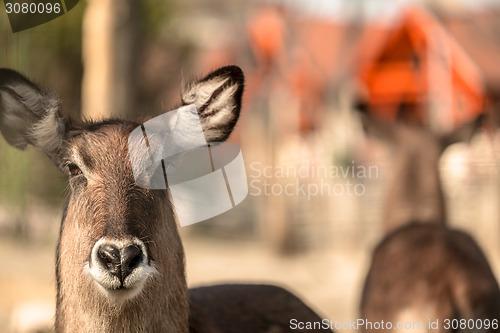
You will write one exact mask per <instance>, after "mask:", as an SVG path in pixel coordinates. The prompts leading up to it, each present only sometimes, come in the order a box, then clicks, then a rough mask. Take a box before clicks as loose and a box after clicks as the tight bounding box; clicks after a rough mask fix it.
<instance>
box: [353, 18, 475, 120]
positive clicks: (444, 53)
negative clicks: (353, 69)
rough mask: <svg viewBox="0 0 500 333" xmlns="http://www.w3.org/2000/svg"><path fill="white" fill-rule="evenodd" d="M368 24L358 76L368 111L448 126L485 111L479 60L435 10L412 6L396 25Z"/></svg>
mask: <svg viewBox="0 0 500 333" xmlns="http://www.w3.org/2000/svg"><path fill="white" fill-rule="evenodd" d="M372 28H373V30H372ZM367 29H368V30H367V34H366V35H365V38H364V39H363V40H362V42H361V47H360V53H359V63H358V75H357V77H358V79H359V81H360V84H361V85H360V87H361V88H360V90H361V91H363V93H362V94H361V96H360V99H362V100H364V102H365V103H366V104H367V106H368V109H369V110H370V112H374V113H375V114H377V115H378V116H380V117H382V118H385V119H387V120H390V121H394V120H396V119H400V120H403V121H407V122H412V123H417V124H421V125H430V126H433V127H434V128H436V129H438V130H448V129H451V128H453V127H455V126H458V125H459V124H461V123H463V122H466V121H469V120H471V119H473V118H475V117H476V116H477V115H478V114H480V113H481V112H482V111H483V107H484V106H483V104H484V93H483V80H482V77H481V75H480V72H479V70H478V68H477V66H476V65H475V63H474V62H473V61H472V60H471V59H470V57H469V56H468V55H467V54H466V52H465V51H464V50H463V49H462V48H461V47H460V45H459V44H458V43H457V42H456V41H455V40H454V39H453V38H452V37H451V35H450V34H449V33H448V32H447V31H446V30H445V29H444V28H443V27H442V25H441V24H440V23H439V22H438V21H437V20H436V19H435V18H434V17H433V16H432V15H430V14H429V13H427V12H425V11H424V10H422V9H419V8H412V9H410V10H408V11H407V12H406V13H405V15H403V17H402V20H401V22H400V24H399V25H397V26H395V27H394V28H392V29H390V28H388V29H386V30H385V31H384V30H380V29H377V28H376V27H368V28H367ZM363 95H364V96H363Z"/></svg>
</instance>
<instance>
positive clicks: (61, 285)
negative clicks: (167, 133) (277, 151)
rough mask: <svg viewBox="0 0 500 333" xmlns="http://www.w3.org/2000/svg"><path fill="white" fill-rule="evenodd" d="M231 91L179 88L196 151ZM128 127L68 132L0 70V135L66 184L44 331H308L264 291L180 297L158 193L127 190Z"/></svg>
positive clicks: (222, 73) (218, 121)
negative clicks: (194, 123) (40, 158)
mask: <svg viewBox="0 0 500 333" xmlns="http://www.w3.org/2000/svg"><path fill="white" fill-rule="evenodd" d="M242 93H243V73H242V72H241V70H240V69H239V68H238V67H234V66H229V67H223V68H221V69H219V70H217V71H215V72H213V73H211V74H209V75H208V76H206V77H205V78H203V79H202V80H200V81H198V82H196V83H194V84H192V85H188V86H186V87H185V88H184V89H183V92H182V101H183V104H185V105H187V104H194V105H195V106H196V107H197V110H198V113H199V117H200V122H201V125H202V127H203V131H204V134H205V137H206V139H207V141H208V142H212V141H223V140H225V139H226V138H227V137H228V136H229V134H230V133H231V131H232V129H233V128H234V126H235V124H236V121H237V120H238V116H239V112H240V108H241V98H242ZM137 126H140V124H137V123H134V122H127V121H118V120H108V121H102V122H99V123H82V124H80V125H74V124H72V123H71V122H70V121H68V120H67V119H65V118H63V117H62V116H61V114H60V112H59V100H58V99H57V98H56V97H55V96H53V95H51V94H48V93H46V92H44V91H42V90H41V89H40V88H38V87H37V86H36V85H34V84H33V83H32V82H30V81H28V80H27V79H26V78H25V77H23V76H21V75H20V74H18V73H16V72H14V71H12V70H7V69H0V131H1V132H2V134H3V136H4V137H5V139H6V140H7V141H8V142H9V143H10V144H11V145H13V146H14V147H17V148H21V149H24V148H25V147H26V146H27V145H28V144H31V145H33V146H35V147H36V148H38V149H40V150H41V151H43V152H44V153H45V154H46V155H47V156H48V157H49V158H50V159H51V160H52V161H53V162H54V164H55V165H56V166H58V167H59V168H60V169H61V171H62V172H64V173H65V174H66V175H67V177H68V179H69V196H68V202H67V204H66V209H65V211H64V214H63V220H62V222H61V227H60V236H59V242H58V246H57V253H56V258H57V262H56V279H57V305H56V320H55V330H56V332H93V333H99V332H103V333H104V332H107V333H108V332H172V333H183V332H254V331H262V332H266V331H269V332H271V331H272V332H287V331H289V330H288V328H289V327H288V321H289V320H290V319H291V318H297V319H298V320H301V321H319V320H320V319H319V317H318V316H317V315H316V314H315V313H314V312H313V311H312V310H311V309H309V308H308V307H307V306H306V305H305V304H304V303H302V302H301V301H300V300H299V299H298V298H297V297H295V296H293V295H291V294H290V293H288V292H287V291H285V290H283V289H281V288H278V287H273V286H259V285H253V286H245V285H236V286H212V287H207V288H206V289H194V290H193V291H192V292H191V299H190V298H189V297H188V289H187V286H186V277H185V271H184V250H183V246H182V243H181V239H180V236H179V232H178V230H177V222H176V218H175V214H174V211H175V208H174V207H173V205H172V203H171V199H170V196H169V193H168V191H165V190H163V191H162V190H150V189H144V188H140V187H138V186H137V185H136V183H135V180H134V176H133V173H132V170H131V169H132V168H131V162H130V160H129V159H130V156H129V150H128V137H129V134H130V133H131V132H132V130H134V129H135V128H137ZM165 144H168V143H165ZM144 153H145V154H146V152H144ZM138 158H141V157H138ZM143 158H146V157H145V156H144V157H143ZM214 309H216V311H215V310H214ZM236 313H244V318H245V320H242V319H240V318H238V317H237V316H235V314H236ZM242 317H243V316H242ZM256 327H258V328H259V329H256Z"/></svg>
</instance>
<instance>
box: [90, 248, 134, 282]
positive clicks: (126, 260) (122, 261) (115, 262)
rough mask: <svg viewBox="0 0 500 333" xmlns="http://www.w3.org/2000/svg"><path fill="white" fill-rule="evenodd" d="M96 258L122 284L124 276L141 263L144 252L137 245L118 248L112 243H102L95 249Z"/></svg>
mask: <svg viewBox="0 0 500 333" xmlns="http://www.w3.org/2000/svg"><path fill="white" fill-rule="evenodd" d="M97 260H98V261H99V264H100V265H102V267H103V268H104V269H107V270H108V272H110V273H111V274H112V275H114V276H116V277H117V278H118V279H119V280H120V282H121V283H122V284H123V282H124V280H125V278H126V277H127V276H129V275H130V273H132V271H133V270H134V269H136V268H137V267H139V266H140V265H141V263H142V261H143V260H144V254H143V253H142V249H141V248H140V247H139V246H137V245H128V246H125V247H122V248H118V247H116V246H115V245H113V244H103V245H101V246H99V248H98V249H97Z"/></svg>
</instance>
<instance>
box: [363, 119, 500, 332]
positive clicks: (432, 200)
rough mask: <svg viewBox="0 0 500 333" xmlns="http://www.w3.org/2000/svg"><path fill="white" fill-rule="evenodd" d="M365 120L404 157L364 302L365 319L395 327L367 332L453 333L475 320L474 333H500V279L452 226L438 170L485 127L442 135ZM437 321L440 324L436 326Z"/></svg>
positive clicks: (388, 199) (470, 126)
mask: <svg viewBox="0 0 500 333" xmlns="http://www.w3.org/2000/svg"><path fill="white" fill-rule="evenodd" d="M361 118H362V122H363V126H364V128H365V132H366V133H367V134H368V135H372V136H375V137H377V138H379V139H381V140H382V141H384V142H385V143H387V144H388V145H390V146H391V147H392V149H393V152H394V154H395V156H396V157H395V163H394V171H393V178H392V181H391V183H390V185H389V187H388V188H389V189H388V191H387V195H386V200H385V206H384V210H385V215H384V216H385V217H384V222H385V229H386V236H385V237H384V238H383V240H382V241H381V242H380V243H379V244H378V245H377V246H376V248H375V249H374V251H373V254H372V259H371V267H370V269H369V272H368V275H367V277H366V280H365V285H364V289H363V292H362V300H361V318H363V319H365V320H366V322H371V323H374V322H378V323H380V322H381V321H382V320H383V321H384V322H386V323H387V322H390V323H391V325H392V328H391V327H383V328H382V329H376V328H375V327H373V326H369V325H368V326H363V329H362V331H363V332H375V331H377V332H389V331H394V329H399V330H400V331H403V330H408V329H409V328H408V327H405V328H403V327H397V326H396V325H397V323H398V322H406V323H408V322H410V323H421V324H422V326H420V325H419V324H417V325H416V326H412V327H411V328H410V330H414V331H417V330H421V331H430V329H432V330H433V331H435V332H451V331H456V330H457V325H458V324H459V323H460V320H462V322H464V321H466V320H469V319H472V320H473V321H474V324H471V322H468V323H467V324H466V325H469V327H468V328H469V331H481V332H483V331H484V332H498V331H499V330H498V326H496V325H492V324H491V323H492V321H493V320H494V319H497V320H499V319H500V290H499V286H498V283H497V280H496V279H495V276H494V274H493V272H492V270H491V268H490V265H489V264H488V260H487V258H486V256H485V255H484V254H483V252H482V250H481V248H480V247H479V245H478V244H477V243H476V242H475V240H474V239H473V238H472V237H471V236H470V235H469V234H467V233H466V232H463V231H459V230H454V229H452V228H449V227H448V226H447V220H446V207H445V199H444V196H443V190H442V188H441V181H440V177H439V170H438V162H439V157H440V155H441V153H442V152H443V151H444V149H445V148H446V147H447V146H448V145H450V144H452V143H454V142H458V141H463V140H470V138H471V137H472V135H473V133H474V131H475V130H476V129H477V128H478V126H479V125H480V121H481V120H480V119H476V120H475V121H473V122H471V123H468V124H464V125H462V126H461V127H459V128H458V129H456V130H455V131H453V132H452V133H449V134H447V135H441V136H439V135H437V134H434V133H432V132H431V131H430V130H428V129H425V128H422V127H417V126H412V125H407V124H404V123H397V124H391V123H388V122H384V121H382V120H380V119H377V118H375V117H372V116H370V115H369V114H367V113H361ZM454 319H455V322H453V320H454ZM429 320H430V321H431V322H433V323H434V322H435V321H436V320H437V321H438V325H437V326H436V325H434V326H432V327H429ZM477 320H482V321H483V322H482V325H481V324H480V323H479V322H478V321H477ZM485 320H489V324H487V323H486V322H484V321H485ZM453 325H454V326H453ZM487 326H488V327H487ZM458 328H460V326H458ZM462 329H463V327H462Z"/></svg>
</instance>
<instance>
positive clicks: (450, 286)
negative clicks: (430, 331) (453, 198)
mask: <svg viewBox="0 0 500 333" xmlns="http://www.w3.org/2000/svg"><path fill="white" fill-rule="evenodd" d="M405 309H412V310H413V311H414V312H412V314H415V315H416V316H419V317H418V318H415V317H413V320H418V319H420V320H424V321H425V322H427V320H428V319H429V318H430V319H431V320H436V319H439V320H440V323H441V324H442V321H443V320H444V319H454V318H455V319H462V318H463V319H469V318H473V319H495V318H498V316H499V314H500V290H499V287H498V284H497V282H496V280H495V277H494V275H493V272H492V270H491V268H490V266H489V264H488V261H487V259H486V257H485V255H484V254H483V252H482V251H481V249H480V248H479V246H478V245H477V243H476V242H475V241H474V239H473V238H472V237H471V236H470V235H468V234H466V233H464V232H461V231H457V230H451V229H449V228H447V227H445V226H441V225H436V224H421V223H412V224H409V225H407V226H404V227H402V228H400V229H397V230H396V231H394V232H392V233H391V234H389V235H387V236H386V237H385V238H384V240H383V241H382V242H381V243H380V244H379V245H378V246H377V247H376V249H375V250H374V252H373V257H372V264H371V268H370V271H369V273H368V277H367V279H366V284H365V287H364V290H363V296H362V303H361V317H362V318H366V319H368V320H371V321H380V320H384V321H392V322H393V323H395V322H397V321H398V320H399V319H400V317H399V316H400V315H401V313H403V311H404V310H405ZM425 322H424V323H425ZM490 332H498V330H490Z"/></svg>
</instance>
